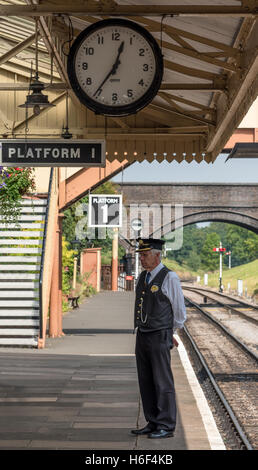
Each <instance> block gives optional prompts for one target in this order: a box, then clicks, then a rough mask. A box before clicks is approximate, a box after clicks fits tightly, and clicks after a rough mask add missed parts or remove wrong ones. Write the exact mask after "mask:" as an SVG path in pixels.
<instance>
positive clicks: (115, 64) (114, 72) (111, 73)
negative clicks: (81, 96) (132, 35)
mask: <svg viewBox="0 0 258 470" xmlns="http://www.w3.org/2000/svg"><path fill="white" fill-rule="evenodd" d="M124 44H125V43H124V41H123V42H121V44H120V46H119V48H118V51H117V58H116V60H115V62H114V64H113V66H112V69H111V70H110V72H109V73H108V74H107V75H106V77H105V78H104V80H103V82H102V83H101V84H100V85H99V87H98V89H97V90H96V91H95V93H94V95H93V96H95V95H96V94H97V93H98V91H99V90H101V88H102V87H103V85H104V83H106V81H107V80H108V79H109V77H110V76H111V75H115V74H116V71H117V69H118V66H119V65H120V64H121V62H120V60H119V57H120V55H121V53H122V52H123V50H124Z"/></svg>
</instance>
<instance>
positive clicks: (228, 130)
mask: <svg viewBox="0 0 258 470" xmlns="http://www.w3.org/2000/svg"><path fill="white" fill-rule="evenodd" d="M109 17H121V18H127V19H130V20H132V21H135V22H137V23H139V24H140V25H142V26H143V27H145V28H146V29H148V30H149V32H150V33H151V34H152V35H153V36H154V37H155V38H156V40H157V42H158V43H159V45H160V46H161V48H162V53H163V56H164V65H165V71H164V76H163V81H162V84H161V87H160V90H159V92H158V95H157V96H156V97H155V98H154V100H153V101H152V102H151V103H150V104H149V105H148V106H147V107H145V108H144V109H142V110H141V111H140V112H138V113H137V114H136V115H131V116H128V117H122V118H121V117H119V118H117V117H108V118H105V117H104V116H98V115H95V114H94V113H93V112H92V111H90V110H89V109H87V108H86V107H85V106H84V105H82V104H80V103H79V101H78V99H77V97H76V96H75V94H74V93H73V91H72V89H71V87H70V84H69V80H68V76H67V69H66V61H67V53H68V51H69V48H70V45H71V44H72V41H73V39H75V37H76V36H77V35H78V34H79V32H80V31H81V30H83V29H85V28H86V27H87V26H88V25H90V24H92V23H94V22H96V21H99V20H101V19H104V18H109ZM257 17H258V2H257V0H242V1H240V0H239V1H238V0H161V1H160V2H158V1H157V0H151V1H147V0H128V1H126V0H117V1H114V0H99V1H95V0H89V1H86V0H85V1H83V0H73V1H72V0H68V1H63V0H51V1H48V0H46V1H39V2H38V1H36V0H6V1H5V0H0V103H1V104H0V138H21V137H24V136H25V135H27V137H28V138H29V137H33V138H35V137H42V138H52V137H53V138H58V137H59V136H60V135H61V133H62V127H63V126H66V124H67V114H68V124H69V131H70V132H71V133H72V134H73V137H74V138H80V139H81V138H91V139H93V138H98V139H101V138H105V139H106V141H107V147H106V150H107V158H108V159H109V160H110V161H112V160H114V159H118V160H120V161H122V160H124V159H125V158H126V159H127V160H129V161H143V160H148V161H149V162H151V161H153V160H157V161H163V160H164V159H165V160H168V161H172V160H177V161H178V162H181V161H183V160H186V161H187V162H191V161H192V160H196V161H197V162H201V161H203V160H205V161H206V162H212V161H214V160H215V159H216V157H217V156H218V154H219V153H220V152H221V150H222V149H223V148H224V146H225V145H226V143H227V141H228V139H229V138H230V136H231V135H232V133H233V132H234V130H235V129H236V128H237V127H238V125H239V123H240V122H241V120H242V119H243V117H244V115H245V114H246V112H247V111H248V109H249V108H250V106H251V104H252V103H253V101H254V100H255V98H256V96H257V90H258V21H257ZM36 18H37V21H38V28H39V34H40V38H39V42H38V49H39V56H38V70H39V78H40V80H41V81H43V82H44V83H45V90H44V91H43V93H44V94H47V95H48V98H49V101H50V102H51V103H52V104H54V105H55V106H54V107H51V108H46V109H44V110H43V111H42V112H41V113H40V115H39V116H38V115H35V114H33V111H32V110H28V115H27V116H26V112H25V110H24V109H22V108H19V107H18V106H19V105H20V104H22V103H24V102H25V100H26V95H28V87H29V82H30V78H31V75H33V73H34V71H35V21H36ZM67 93H68V95H69V100H68V113H67V112H66V111H67V105H66V102H67V100H66V96H67ZM60 138H61V137H60Z"/></svg>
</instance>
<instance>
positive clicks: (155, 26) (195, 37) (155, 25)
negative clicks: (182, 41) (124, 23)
mask: <svg viewBox="0 0 258 470" xmlns="http://www.w3.org/2000/svg"><path fill="white" fill-rule="evenodd" d="M131 19H132V20H134V21H138V22H141V23H144V24H145V26H147V27H148V28H149V30H150V31H153V32H155V31H156V32H160V22H158V21H155V20H151V19H149V18H137V17H131ZM162 31H163V33H167V34H168V35H169V34H176V35H177V36H179V37H181V38H187V39H190V40H192V41H195V42H197V43H198V42H199V43H200V44H204V45H206V46H210V47H213V48H214V49H219V51H223V52H224V53H227V54H229V55H230V56H233V57H235V56H238V55H239V54H240V51H239V49H237V48H236V47H232V46H228V45H227V44H224V43H222V42H219V41H215V40H214V39H210V38H207V37H204V36H200V35H199V34H194V33H191V32H190V31H186V30H183V29H179V28H175V27H174V26H170V25H168V24H164V23H163V25H162Z"/></svg>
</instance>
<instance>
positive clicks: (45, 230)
mask: <svg viewBox="0 0 258 470" xmlns="http://www.w3.org/2000/svg"><path fill="white" fill-rule="evenodd" d="M52 181H53V167H52V168H51V170H50V176H49V184H48V197H47V206H46V215H45V225H44V232H43V242H42V253H41V261H40V273H39V338H40V339H42V338H43V298H42V284H43V271H44V263H45V248H46V237H47V228H48V212H49V202H50V197H51V190H52Z"/></svg>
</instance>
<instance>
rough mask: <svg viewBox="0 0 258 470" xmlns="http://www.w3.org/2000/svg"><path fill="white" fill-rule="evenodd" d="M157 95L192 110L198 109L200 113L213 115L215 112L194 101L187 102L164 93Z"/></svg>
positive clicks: (160, 92)
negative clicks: (190, 107)
mask: <svg viewBox="0 0 258 470" xmlns="http://www.w3.org/2000/svg"><path fill="white" fill-rule="evenodd" d="M158 95H159V96H160V97H167V98H168V99H169V100H170V101H172V102H174V101H178V102H179V103H184V104H186V105H188V106H192V107H193V108H198V109H200V110H201V111H203V112H206V113H214V111H215V109H214V108H208V107H207V106H204V105H202V104H200V103H196V102H195V101H192V100H187V99H185V98H182V97H181V96H177V95H171V93H165V92H163V91H159V92H158Z"/></svg>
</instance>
